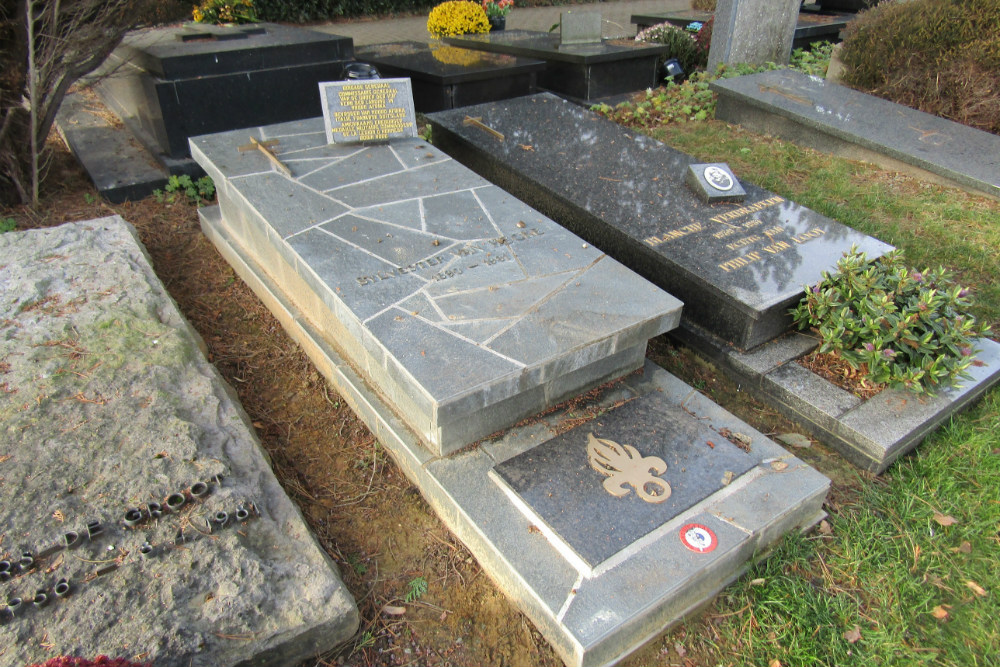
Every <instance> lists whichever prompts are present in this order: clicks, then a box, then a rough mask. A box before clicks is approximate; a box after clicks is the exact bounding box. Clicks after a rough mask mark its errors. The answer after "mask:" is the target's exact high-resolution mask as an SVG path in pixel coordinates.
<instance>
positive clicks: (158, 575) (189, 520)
mask: <svg viewBox="0 0 1000 667" xmlns="http://www.w3.org/2000/svg"><path fill="white" fill-rule="evenodd" d="M0 286H2V289H0V294H2V297H0V321H2V322H3V325H2V335H0V387H2V388H3V391H0V423H2V427H0V428H2V431H3V435H2V438H0V439H2V441H3V443H4V445H3V448H2V449H0V525H2V526H3V535H4V540H3V543H2V546H0V560H6V561H8V562H11V561H12V562H13V567H11V566H4V565H3V564H0V570H2V571H4V572H6V573H7V575H8V576H4V575H2V574H0V600H2V601H3V602H4V603H5V604H4V606H3V607H2V608H0V646H4V647H6V650H5V651H2V652H0V665H4V667H21V666H23V665H25V664H31V663H43V662H45V661H46V660H47V659H49V658H50V657H54V656H58V655H76V656H91V657H93V656H96V655H97V654H107V655H112V656H130V657H131V656H135V657H134V658H133V659H135V660H140V661H150V662H153V663H155V664H156V665H158V666H166V667H174V666H176V667H181V666H183V667H190V666H202V667H209V666H212V667H216V666H227V667H232V666H235V665H247V664H254V665H276V666H277V665H288V664H296V663H297V662H299V661H302V660H305V659H307V658H310V657H311V656H313V655H316V654H317V653H320V652H323V651H327V650H329V649H331V648H333V647H334V646H335V645H336V644H338V643H340V642H342V641H344V640H346V639H348V638H350V637H351V636H352V635H353V633H354V632H355V630H356V628H357V625H358V612H357V609H356V607H355V604H354V601H353V599H352V598H351V596H350V595H349V593H348V592H347V591H346V589H345V588H344V586H343V584H342V583H341V581H340V579H339V577H338V575H337V571H336V567H335V566H334V565H333V564H332V562H331V561H330V560H329V558H328V557H327V556H326V554H325V553H324V552H323V550H322V549H321V548H320V547H319V545H318V544H317V543H316V541H315V540H314V538H313V537H312V536H311V534H310V532H309V529H308V527H307V526H306V524H305V522H304V521H303V519H302V516H301V514H300V513H299V510H298V509H297V508H296V507H295V506H294V505H293V504H292V502H291V501H290V500H289V498H288V497H287V495H285V493H284V491H283V490H282V489H281V487H280V486H279V484H278V482H277V480H276V479H275V477H274V474H273V473H272V472H271V470H270V467H269V465H268V460H267V456H266V454H265V453H264V452H263V450H262V449H261V447H260V444H259V442H258V441H257V439H256V437H255V435H254V433H253V431H252V429H251V428H250V426H249V423H248V420H247V417H246V415H245V414H244V413H243V411H242V409H241V407H240V406H239V404H238V402H237V401H236V400H235V399H234V398H233V396H232V395H231V390H230V389H229V388H228V387H227V386H226V385H225V383H224V381H223V380H222V379H221V378H220V377H219V376H218V374H217V373H216V371H215V369H214V368H213V367H212V366H211V365H210V364H209V363H208V362H207V361H205V358H204V356H203V355H202V353H201V351H200V350H199V343H200V339H199V338H198V337H197V334H196V333H195V332H194V331H193V329H191V328H190V325H188V324H187V322H186V321H185V320H184V319H183V317H182V316H181V315H180V313H179V312H178V311H177V307H176V305H175V304H174V303H173V301H172V300H171V299H170V297H169V296H168V295H167V294H166V292H165V291H164V289H163V287H162V285H161V284H160V282H159V281H158V279H157V278H156V276H155V274H154V273H153V270H152V268H151V266H150V264H149V260H148V257H147V256H146V255H145V252H144V251H143V249H142V247H141V246H140V245H139V243H138V241H137V240H136V238H135V237H134V232H133V230H132V229H131V227H130V226H129V225H127V223H125V222H124V221H123V220H122V219H121V218H118V217H117V216H116V217H113V218H102V219H98V220H91V221H87V222H82V223H73V224H67V225H63V226H61V227H57V228H52V229H46V230H37V231H28V232H20V233H13V232H12V233H7V234H2V235H0ZM155 503H159V504H160V505H161V510H159V511H161V512H162V515H161V516H160V517H159V518H157V519H152V518H150V516H149V514H148V512H149V511H150V510H152V511H157V510H156V509H155V507H154V504H155ZM170 505H173V506H174V508H173V509H170V508H169V506H170ZM130 509H131V510H133V512H131V513H128V514H127V512H128V510H130ZM220 513H226V515H227V516H225V517H223V516H221V515H220ZM91 522H93V523H91ZM88 524H91V529H90V530H89V531H88V528H87V525H88ZM71 533H75V534H76V535H75V540H74V536H73V535H71ZM89 533H91V534H90V535H89ZM179 533H180V535H181V537H180V538H179V537H178V535H179ZM67 541H69V542H72V543H73V544H75V548H73V549H67V548H66V547H65V544H66V542H67ZM24 552H30V553H31V554H32V558H33V561H34V562H33V563H28V561H25V560H22V559H23V554H24ZM19 563H20V564H22V565H25V564H26V566H25V569H24V571H19V570H17V565H18V564H19ZM62 580H65V581H64V582H62V585H60V582H61V581H62ZM39 592H41V594H42V595H44V596H45V597H44V598H43V597H39ZM60 593H61V595H60ZM15 598H20V599H21V600H22V602H21V605H20V606H16V605H15V608H14V611H15V612H16V613H15V615H13V616H12V615H11V613H10V612H11V610H12V607H11V606H10V602H11V601H12V600H13V599H15ZM36 600H40V601H42V602H43V603H44V604H42V606H40V607H38V606H36V605H35V604H34V602H35V601H36Z"/></svg>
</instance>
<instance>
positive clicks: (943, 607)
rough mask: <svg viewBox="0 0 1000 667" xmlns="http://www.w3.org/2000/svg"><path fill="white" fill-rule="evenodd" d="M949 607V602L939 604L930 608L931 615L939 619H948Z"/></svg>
mask: <svg viewBox="0 0 1000 667" xmlns="http://www.w3.org/2000/svg"><path fill="white" fill-rule="evenodd" d="M949 609H951V605H950V604H939V605H938V606H936V607H934V609H932V610H931V616H933V617H934V618H936V619H937V620H939V621H946V620H948V610H949Z"/></svg>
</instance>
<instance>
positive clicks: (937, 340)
mask: <svg viewBox="0 0 1000 667" xmlns="http://www.w3.org/2000/svg"><path fill="white" fill-rule="evenodd" d="M837 269H838V272H837V273H836V275H831V274H830V273H829V272H824V273H823V280H822V281H821V282H820V283H819V284H817V285H815V286H813V287H807V288H806V296H805V298H803V299H802V301H801V302H800V303H799V305H798V306H797V307H796V308H794V309H792V311H791V313H792V318H793V320H794V321H795V323H796V324H797V325H798V326H799V328H800V329H805V328H807V327H811V328H812V329H813V330H814V331H815V332H816V333H818V334H819V336H820V338H821V340H822V342H821V344H820V348H819V352H820V353H821V354H836V355H839V356H840V357H841V358H843V359H844V360H845V361H846V362H847V363H849V364H850V365H851V366H852V367H853V368H855V369H865V370H866V371H867V379H868V380H869V381H871V382H874V383H876V384H884V385H888V386H889V387H905V388H907V389H909V390H911V391H914V392H916V393H927V394H933V393H934V392H935V390H936V389H937V388H938V387H941V386H947V385H950V384H953V383H954V382H955V381H957V380H958V379H959V378H963V377H968V373H967V369H968V368H969V366H970V365H971V364H972V363H973V361H974V359H975V352H976V350H975V348H974V346H975V342H976V338H978V337H980V336H984V335H986V334H988V333H989V327H988V326H987V325H981V324H977V323H976V320H975V318H974V317H973V316H972V315H971V314H970V313H969V309H970V308H971V307H972V305H973V303H972V298H971V295H970V293H969V290H967V289H965V288H963V287H961V286H960V285H954V284H953V283H952V281H951V274H950V273H949V272H948V271H946V270H945V269H944V268H938V269H936V270H931V269H924V270H923V271H922V272H921V271H915V270H912V269H910V268H907V267H906V266H905V264H904V263H903V255H902V252H900V251H898V250H897V251H893V252H891V253H888V254H887V255H885V256H883V257H881V258H879V259H877V260H875V261H874V262H871V263H869V262H868V258H867V257H866V256H865V254H864V253H863V252H859V251H858V249H857V248H851V251H850V252H849V253H845V254H844V257H843V259H841V260H840V262H838V264H837Z"/></svg>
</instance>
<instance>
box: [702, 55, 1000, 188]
mask: <svg viewBox="0 0 1000 667" xmlns="http://www.w3.org/2000/svg"><path fill="white" fill-rule="evenodd" d="M711 86H712V89H713V90H715V91H716V92H717V93H718V95H719V101H718V107H717V109H716V117H717V118H718V119H720V120H725V121H727V122H730V123H739V124H741V125H744V126H746V127H748V128H750V129H752V130H754V131H756V132H765V133H768V134H772V135H774V136H777V137H781V138H784V139H788V140H790V141H794V142H796V143H799V144H802V145H805V146H809V147H811V148H815V149H817V150H821V151H825V152H830V153H834V154H835V155H841V156H844V157H848V158H851V159H860V160H866V161H869V162H874V163H876V164H881V165H882V166H884V167H886V168H890V169H899V170H901V171H916V172H917V173H918V174H920V175H922V176H924V177H925V178H929V179H932V180H938V181H943V182H945V183H948V184H954V185H958V186H959V187H962V188H965V189H967V190H971V191H976V192H984V193H986V194H988V195H990V196H993V197H1000V137H998V136H997V135H995V134H990V133H989V132H983V131H982V130H977V129H975V128H972V127H969V126H967V125H962V124H961V123H956V122H954V121H951V120H947V119H945V118H941V117H940V116H934V115H931V114H928V113H924V112H923V111H918V110H916V109H911V108H910V107H906V106H903V105H901V104H896V103H894V102H890V101H888V100H883V99H882V98H879V97H875V96H874V95H868V94H866V93H862V92H860V91H857V90H852V89H851V88H847V87H846V86H841V85H839V84H836V83H833V82H831V81H827V80H825V79H821V78H819V77H814V76H807V75H805V74H803V73H801V72H796V71H793V70H778V71H772V72H761V73H758V74H753V75H751V76H741V77H736V78H733V79H720V80H718V81H714V82H712V84H711Z"/></svg>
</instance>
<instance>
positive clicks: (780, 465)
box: [771, 461, 788, 472]
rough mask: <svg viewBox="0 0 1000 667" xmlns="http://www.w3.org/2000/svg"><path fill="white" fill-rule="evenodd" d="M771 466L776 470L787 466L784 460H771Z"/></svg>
mask: <svg viewBox="0 0 1000 667" xmlns="http://www.w3.org/2000/svg"><path fill="white" fill-rule="evenodd" d="M771 467H772V468H774V469H775V470H777V471H778V472H781V471H782V470H784V469H786V468H787V467H788V464H787V463H785V462H784V461H772V462H771Z"/></svg>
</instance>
